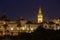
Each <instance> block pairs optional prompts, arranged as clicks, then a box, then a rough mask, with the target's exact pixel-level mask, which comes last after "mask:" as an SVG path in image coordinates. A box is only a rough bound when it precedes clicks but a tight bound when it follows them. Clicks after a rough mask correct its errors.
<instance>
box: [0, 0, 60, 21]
mask: <svg viewBox="0 0 60 40" xmlns="http://www.w3.org/2000/svg"><path fill="white" fill-rule="evenodd" d="M59 4H60V1H59V0H49V1H48V0H45V1H44V0H1V1H0V5H1V6H0V17H1V15H2V11H3V10H6V11H7V12H8V13H7V15H8V17H9V18H10V19H12V20H16V19H19V17H23V18H24V19H26V20H30V21H34V22H36V21H37V14H38V8H39V7H40V6H41V8H42V13H43V16H44V18H47V19H54V18H60V16H59V13H60V11H59V10H60V5H59Z"/></svg>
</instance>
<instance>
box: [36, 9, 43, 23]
mask: <svg viewBox="0 0 60 40" xmlns="http://www.w3.org/2000/svg"><path fill="white" fill-rule="evenodd" d="M37 21H38V23H41V22H43V14H42V9H41V8H39V10H38V18H37Z"/></svg>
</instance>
